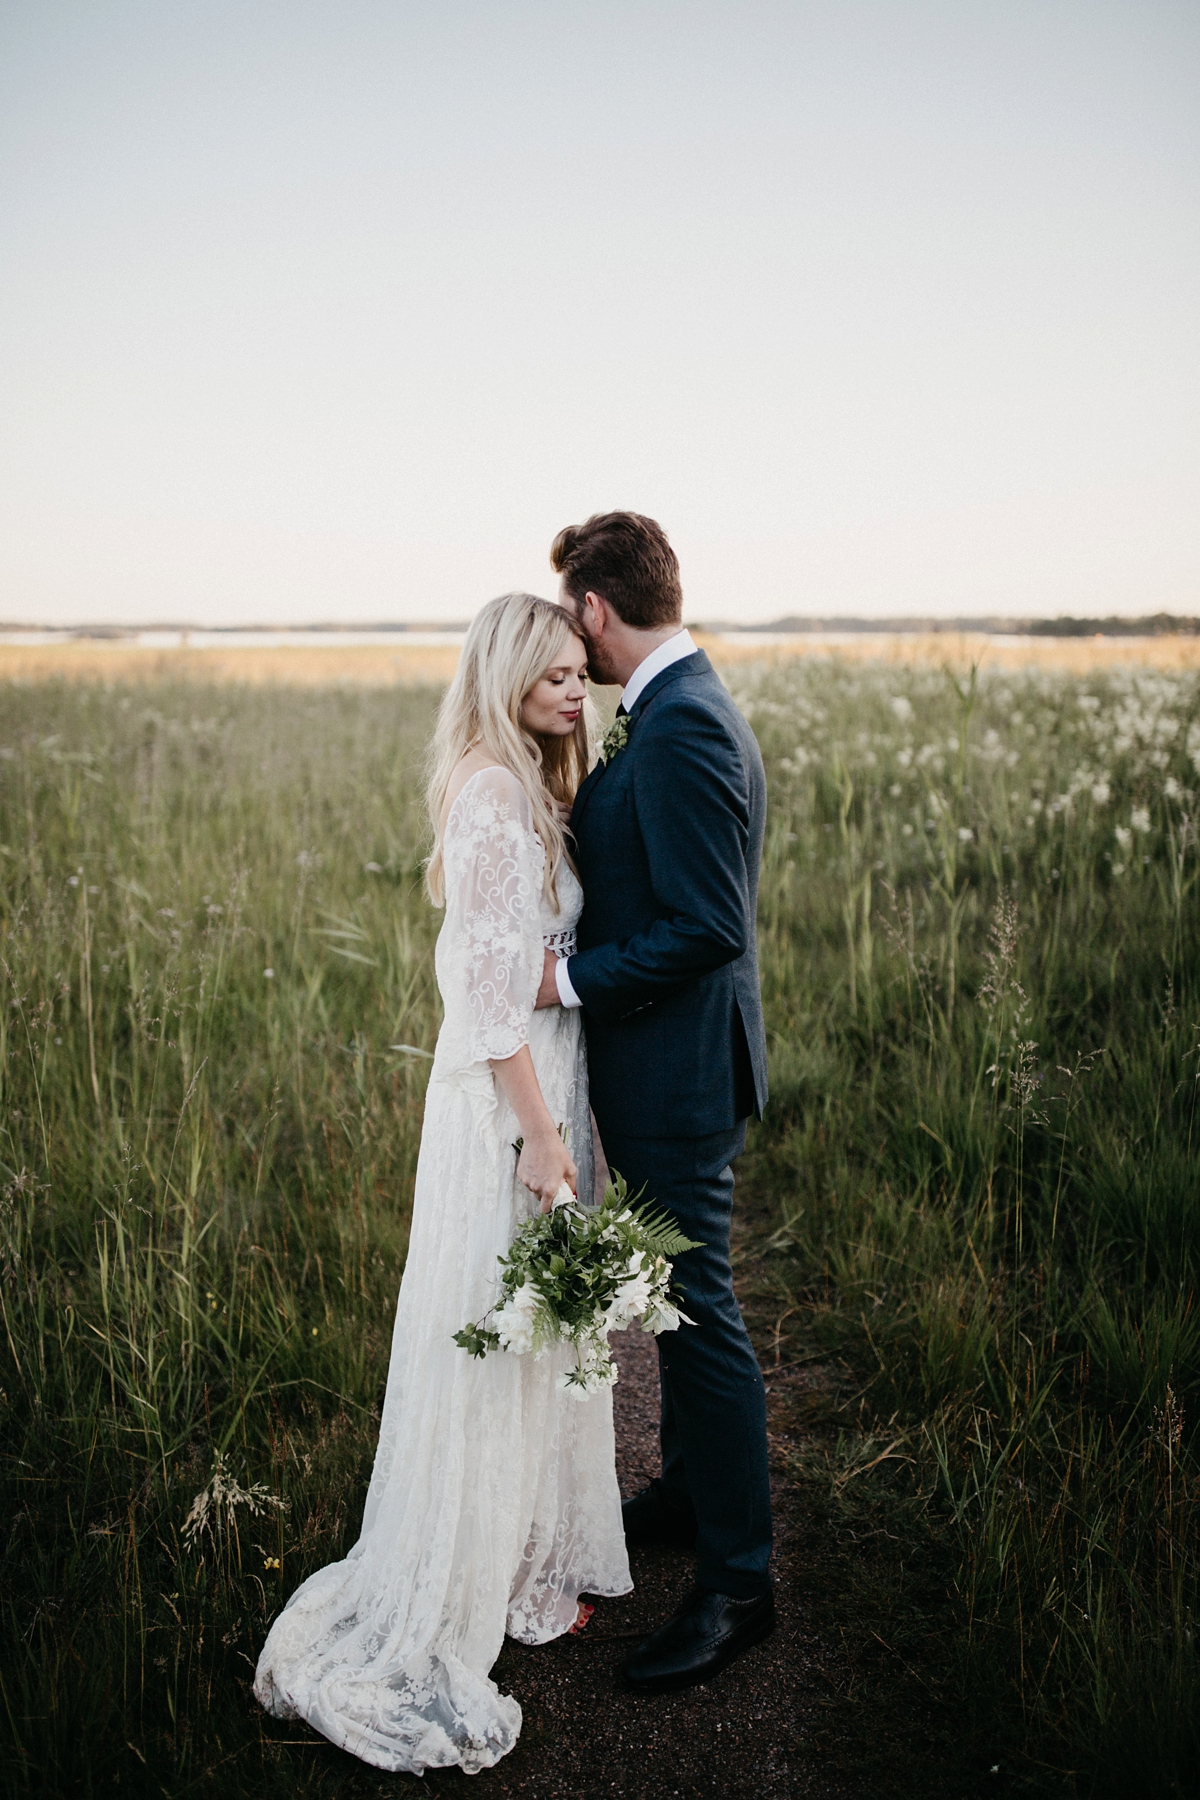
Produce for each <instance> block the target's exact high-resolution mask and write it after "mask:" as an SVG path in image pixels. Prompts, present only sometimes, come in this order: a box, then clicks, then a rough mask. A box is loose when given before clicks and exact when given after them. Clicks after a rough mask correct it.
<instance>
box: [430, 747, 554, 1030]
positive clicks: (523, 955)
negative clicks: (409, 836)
mask: <svg viewBox="0 0 1200 1800" xmlns="http://www.w3.org/2000/svg"><path fill="white" fill-rule="evenodd" d="M442 848H443V856H444V859H445V869H446V924H445V933H446V938H447V942H446V946H445V948H446V958H445V966H444V974H445V982H446V989H447V991H446V992H445V994H444V999H445V1003H446V1009H447V1015H449V1013H450V1011H451V1009H452V1008H453V1010H454V1011H455V1012H456V1013H458V1014H459V1018H460V1020H461V1026H462V1030H463V1035H464V1037H465V1038H466V1041H467V1044H468V1046H469V1055H470V1058H471V1060H472V1061H473V1062H484V1061H487V1060H488V1059H490V1058H494V1059H495V1060H496V1061H503V1060H504V1059H506V1058H507V1057H510V1056H515V1054H516V1053H517V1051H518V1050H519V1049H520V1048H521V1046H522V1044H524V1043H525V1042H526V1041H527V1040H528V1037H529V1021H530V1018H531V1017H532V1014H533V1003H534V1001H535V1000H536V998H537V991H538V987H539V986H540V984H541V978H542V926H541V914H540V910H539V901H540V895H541V886H542V872H543V867H544V862H545V852H544V850H543V848H542V842H541V839H540V838H539V837H538V835H537V833H536V831H535V830H534V828H533V814H532V811H531V809H530V805H529V801H528V799H527V798H526V796H525V794H524V793H523V791H522V789H521V786H520V783H519V782H518V781H517V780H516V779H515V778H514V777H513V776H512V775H510V774H509V773H508V771H507V770H506V769H482V770H481V771H480V772H479V774H477V775H473V776H472V777H471V779H470V780H469V781H468V782H467V784H466V786H465V787H464V788H463V790H462V792H461V794H460V795H459V796H458V798H457V800H456V801H455V803H454V805H453V806H452V807H451V809H450V816H449V818H448V819H447V821H446V833H445V838H444V841H443V847H442Z"/></svg>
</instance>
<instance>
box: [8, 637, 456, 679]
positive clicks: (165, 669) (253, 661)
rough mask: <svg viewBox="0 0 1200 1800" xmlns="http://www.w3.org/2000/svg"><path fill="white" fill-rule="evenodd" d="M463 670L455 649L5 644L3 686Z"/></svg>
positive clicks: (420, 675)
mask: <svg viewBox="0 0 1200 1800" xmlns="http://www.w3.org/2000/svg"><path fill="white" fill-rule="evenodd" d="M457 662H458V651H457V650H456V649H455V648H454V646H453V645H441V644H436V645H428V644H425V645H409V646H404V647H401V646H399V645H398V646H397V647H396V648H394V649H393V647H392V646H391V645H390V644H381V645H362V646H359V645H353V646H351V645H343V644H335V645H331V646H330V647H329V648H328V649H325V648H323V647H317V646H311V645H308V644H297V645H287V644H282V645H278V646H271V647H269V648H268V647H262V646H241V645H236V644H231V645H229V647H228V648H226V647H224V646H220V647H216V646H214V647H212V648H209V647H208V646H207V645H206V646H205V647H204V648H202V649H192V648H190V647H183V648H181V649H178V650H164V649H162V648H159V647H148V646H144V645H140V644H132V643H123V642H122V641H121V640H120V639H115V640H114V639H99V640H89V639H80V640H79V641H78V642H75V643H68V644H29V645H26V644H0V681H46V680H51V679H59V680H66V681H101V682H104V681H236V682H246V683H249V684H250V685H252V686H253V685H261V684H263V683H270V684H272V685H274V686H280V687H286V686H294V687H323V686H327V685H328V684H330V683H338V682H345V683H349V684H351V685H353V686H361V687H392V686H397V685H408V684H412V683H419V682H426V681H438V682H440V681H448V680H449V678H450V677H451V675H453V673H454V669H455V665H456V664H457Z"/></svg>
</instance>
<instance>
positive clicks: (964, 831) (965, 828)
mask: <svg viewBox="0 0 1200 1800" xmlns="http://www.w3.org/2000/svg"><path fill="white" fill-rule="evenodd" d="M974 836H975V833H974V832H973V831H972V830H971V827H970V826H969V825H960V826H959V828H958V841H959V843H960V844H969V843H970V842H971V839H972V838H973V837H974Z"/></svg>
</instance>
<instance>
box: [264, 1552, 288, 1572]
mask: <svg viewBox="0 0 1200 1800" xmlns="http://www.w3.org/2000/svg"><path fill="white" fill-rule="evenodd" d="M263 1568H264V1569H265V1570H266V1571H267V1572H268V1573H269V1572H270V1571H271V1570H272V1569H282V1568H283V1564H282V1562H280V1560H279V1558H278V1557H277V1556H264V1557H263Z"/></svg>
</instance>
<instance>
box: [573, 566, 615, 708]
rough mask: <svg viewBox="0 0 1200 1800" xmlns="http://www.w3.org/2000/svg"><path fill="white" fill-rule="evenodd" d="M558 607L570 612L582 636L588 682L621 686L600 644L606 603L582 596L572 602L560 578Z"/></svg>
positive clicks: (609, 656)
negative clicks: (585, 651) (585, 652)
mask: <svg viewBox="0 0 1200 1800" xmlns="http://www.w3.org/2000/svg"><path fill="white" fill-rule="evenodd" d="M558 604H559V605H560V606H561V607H562V609H563V611H564V612H568V613H570V615H571V617H572V618H573V619H574V620H575V621H576V623H577V624H578V626H579V629H580V631H581V632H582V633H583V641H584V643H585V644H586V645H587V672H588V680H589V681H594V682H595V683H596V685H597V686H598V687H613V686H617V687H620V686H622V685H623V684H622V682H621V677H620V676H619V675H618V674H617V672H616V670H615V669H614V667H613V665H612V658H611V655H610V652H609V646H608V645H607V644H606V643H605V641H604V630H605V626H606V624H607V622H608V617H609V608H608V604H607V602H606V601H604V600H601V599H600V598H599V596H598V595H596V594H585V596H584V598H583V599H582V600H581V601H579V600H576V599H574V598H573V596H572V595H570V594H568V592H567V584H566V581H565V579H564V580H561V581H560V582H559V584H558Z"/></svg>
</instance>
